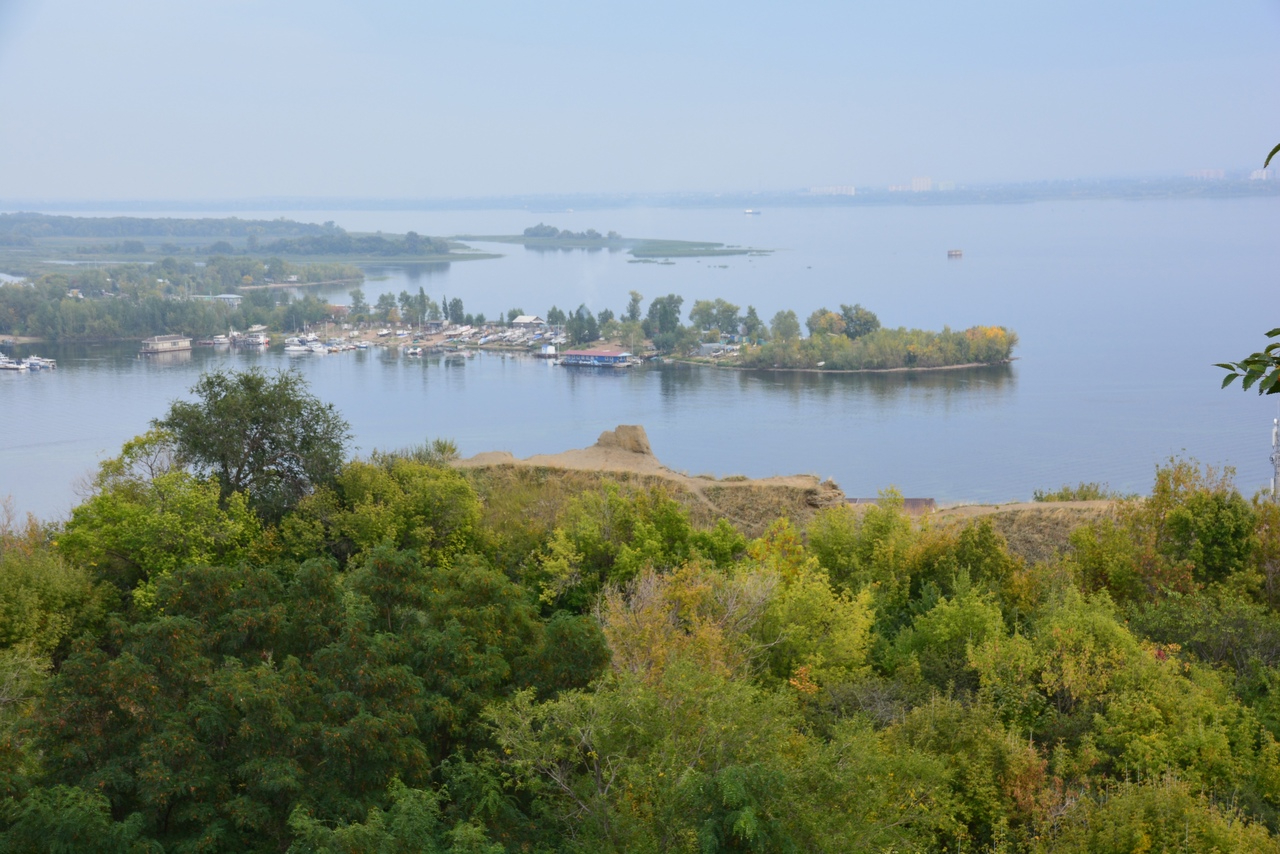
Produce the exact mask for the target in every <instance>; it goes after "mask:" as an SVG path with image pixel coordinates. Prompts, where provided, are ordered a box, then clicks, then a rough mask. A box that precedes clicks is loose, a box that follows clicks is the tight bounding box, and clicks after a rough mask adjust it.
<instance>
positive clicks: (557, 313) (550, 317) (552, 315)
mask: <svg viewBox="0 0 1280 854" xmlns="http://www.w3.org/2000/svg"><path fill="white" fill-rule="evenodd" d="M566 320H568V318H567V317H566V316H565V313H564V311H563V310H562V309H559V308H556V307H555V306H554V305H553V306H551V308H550V309H549V310H548V311H547V323H549V324H551V325H552V326H564V324H565V321H566Z"/></svg>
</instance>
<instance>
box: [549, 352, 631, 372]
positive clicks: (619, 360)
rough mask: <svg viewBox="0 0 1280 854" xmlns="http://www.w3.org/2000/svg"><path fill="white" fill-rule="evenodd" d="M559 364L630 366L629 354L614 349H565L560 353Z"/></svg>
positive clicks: (608, 366) (600, 366)
mask: <svg viewBox="0 0 1280 854" xmlns="http://www.w3.org/2000/svg"><path fill="white" fill-rule="evenodd" d="M560 364H562V365H565V366H566V367H587V368H627V367H630V366H631V354H630V353H620V352H618V351H616V350H565V351H564V352H562V353H561V354H560Z"/></svg>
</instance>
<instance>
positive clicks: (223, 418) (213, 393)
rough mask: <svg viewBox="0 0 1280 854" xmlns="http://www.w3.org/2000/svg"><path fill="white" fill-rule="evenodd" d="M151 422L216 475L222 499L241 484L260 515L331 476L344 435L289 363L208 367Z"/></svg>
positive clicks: (269, 515) (278, 510)
mask: <svg viewBox="0 0 1280 854" xmlns="http://www.w3.org/2000/svg"><path fill="white" fill-rule="evenodd" d="M191 393H192V394H193V395H195V397H196V400H195V401H185V400H176V401H174V402H173V403H172V404H171V405H170V407H169V414H168V415H166V416H165V417H164V418H162V419H158V420H155V421H153V422H152V426H153V427H156V428H160V429H163V430H167V431H169V432H170V433H172V435H173V438H174V445H175V447H176V448H177V452H178V453H179V455H180V456H181V457H182V458H183V460H184V461H186V462H187V463H188V464H189V465H190V466H191V468H192V469H193V470H194V471H195V472H196V473H197V474H200V475H205V476H209V477H213V478H215V479H216V480H217V482H218V485H219V488H220V490H221V494H222V499H223V501H224V502H225V501H227V500H228V499H229V498H230V497H231V496H232V495H233V494H235V493H239V492H243V493H245V494H246V495H248V497H249V504H250V506H251V507H252V508H253V509H254V510H255V511H256V512H257V513H258V515H259V516H261V517H263V518H264V519H277V518H279V517H280V516H281V515H283V513H284V512H285V511H286V510H288V509H289V508H290V507H292V506H294V505H295V504H297V502H298V500H299V499H301V498H302V497H303V496H304V495H306V494H307V493H308V492H310V491H311V490H312V489H314V488H315V487H316V486H318V485H321V484H324V483H329V482H331V481H332V480H333V479H334V478H335V477H336V476H337V473H338V470H339V467H340V466H341V465H342V461H343V457H344V455H345V452H346V445H347V442H348V441H349V440H350V438H351V434H350V432H349V429H348V425H347V422H346V421H345V420H343V419H342V417H341V416H339V415H338V413H337V411H336V410H335V409H334V408H333V405H332V404H327V403H321V402H320V401H319V400H318V399H317V398H316V397H315V396H313V395H312V394H311V393H310V392H309V391H308V389H307V383H306V380H304V379H303V378H302V377H301V376H300V375H299V374H296V373H294V372H292V371H288V372H285V371H282V372H279V373H277V374H275V375H274V376H268V375H266V374H265V373H263V372H262V371H259V370H257V369H251V370H248V371H233V372H224V371H214V372H212V373H208V374H204V375H202V376H201V377H200V379H199V381H198V382H197V383H196V384H195V385H194V386H193V387H192V389H191Z"/></svg>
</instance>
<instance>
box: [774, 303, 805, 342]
mask: <svg viewBox="0 0 1280 854" xmlns="http://www.w3.org/2000/svg"><path fill="white" fill-rule="evenodd" d="M769 326H770V330H771V332H772V333H773V337H774V338H776V339H777V340H779V341H781V342H782V343H784V344H790V343H791V342H792V341H796V340H798V339H799V338H800V319H799V318H798V317H796V313H795V312H794V311H790V310H788V311H780V312H778V313H777V314H775V315H774V316H773V320H772V321H770V322H769Z"/></svg>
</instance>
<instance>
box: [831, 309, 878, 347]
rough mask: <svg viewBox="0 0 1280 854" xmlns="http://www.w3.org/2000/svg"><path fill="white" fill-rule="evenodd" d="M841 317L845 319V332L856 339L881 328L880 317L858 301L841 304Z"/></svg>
mask: <svg viewBox="0 0 1280 854" xmlns="http://www.w3.org/2000/svg"><path fill="white" fill-rule="evenodd" d="M840 318H841V319H842V320H843V321H844V334H845V335H847V336H849V338H851V339H853V340H855V341H856V340H857V339H859V338H861V337H862V336H863V335H870V334H871V333H872V332H875V331H876V330H877V329H879V328H880V318H878V317H876V316H875V314H874V313H873V312H870V311H868V310H867V309H865V308H863V307H862V306H861V305H859V304H856V303H855V304H854V305H841V306H840Z"/></svg>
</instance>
